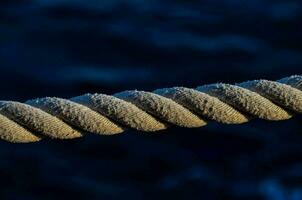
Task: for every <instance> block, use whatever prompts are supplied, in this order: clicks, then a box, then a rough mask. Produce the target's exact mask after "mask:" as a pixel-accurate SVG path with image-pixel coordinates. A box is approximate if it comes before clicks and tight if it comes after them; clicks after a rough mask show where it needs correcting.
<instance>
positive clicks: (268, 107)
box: [0, 75, 302, 143]
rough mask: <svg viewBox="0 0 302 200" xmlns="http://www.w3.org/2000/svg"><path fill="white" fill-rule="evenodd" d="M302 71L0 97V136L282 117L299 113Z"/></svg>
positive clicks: (65, 135) (27, 137) (36, 137)
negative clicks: (189, 84)
mask: <svg viewBox="0 0 302 200" xmlns="http://www.w3.org/2000/svg"><path fill="white" fill-rule="evenodd" d="M301 90H302V76H298V75H296V76H290V77H286V78H283V79H280V80H278V81H276V82H274V81H268V80H254V81H247V82H244V83H240V84H236V85H230V84H223V83H218V84H209V85H204V86H200V87H197V88H196V89H190V88H185V87H173V88H163V89H157V90H155V91H153V92H145V91H137V90H131V91H124V92H120V93H117V94H114V95H105V94H85V95H82V96H78V97H74V98H71V99H69V100H66V99H61V98H57V97H46V98H39V99H34V100H29V101H27V102H26V103H19V102H14V101H0V138H1V139H3V140H6V141H9V142H15V143H27V142H37V141H40V140H41V139H42V138H44V137H50V138H56V139H73V138H78V137H82V136H84V135H85V134H86V133H94V134H99V135H113V134H119V133H122V132H123V131H125V130H126V129H128V128H132V129H136V130H139V131H145V132H155V131H159V130H163V129H167V128H168V127H169V126H171V125H176V126H181V127H187V128H196V127H201V126H204V125H206V124H207V123H208V121H209V120H213V121H217V122H220V123H225V124H241V123H245V122H248V121H249V120H251V119H252V118H261V119H265V120H274V121H278V120H286V119H289V118H291V117H292V115H293V114H294V113H301V112H302V91H301Z"/></svg>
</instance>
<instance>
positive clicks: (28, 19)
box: [0, 0, 302, 200]
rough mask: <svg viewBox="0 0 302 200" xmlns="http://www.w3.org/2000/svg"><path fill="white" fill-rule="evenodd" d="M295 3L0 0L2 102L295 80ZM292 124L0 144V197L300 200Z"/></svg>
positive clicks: (299, 14) (301, 182)
mask: <svg viewBox="0 0 302 200" xmlns="http://www.w3.org/2000/svg"><path fill="white" fill-rule="evenodd" d="M301 21H302V2H301V1H299V0H296V1H295V0H287V1H285V0H277V1H276V0H274V1H273V0H261V1H260V0H254V1H240V0H225V1H218V0H204V1H196V0H194V1H184V0H177V1H171V0H160V1H159V0H154V1H151V0H128V1H122V0H110V1H97V0H73V1H72V0H2V1H1V2H0V96H1V99H4V100H18V101H25V100H27V99H31V98H36V97H44V96H59V97H66V98H68V97H72V96H76V95H80V94H83V93H87V92H98V93H106V94H113V93H115V92H119V91H122V90H125V89H141V90H153V89H156V88H160V87H169V86H186V87H196V86H198V85H202V84H206V83H214V82H228V83H235V82H240V81H245V80H250V79H257V78H266V79H272V80H274V79H279V78H282V77H285V76H288V75H293V74H302V67H301V64H302V38H301V35H302V24H301ZM301 120H302V117H295V118H294V119H293V120H290V121H285V122H264V121H260V120H255V121H253V122H251V123H248V124H245V125H240V126H226V125H220V124H216V123H210V125H209V126H206V127H203V128H199V129H182V128H171V129H169V130H166V131H163V132H161V133H163V134H146V133H142V132H137V131H127V132H126V133H125V134H121V135H118V136H112V137H102V136H93V135H88V136H87V137H84V138H81V139H76V140H72V141H56V140H53V141H52V140H45V141H42V142H40V143H37V144H27V145H12V144H8V143H5V142H2V141H1V142H0V150H1V151H0V155H1V160H0V178H1V187H0V188H1V189H0V199H30V200H31V199H67V198H68V199H72V198H73V199H122V198H123V199H168V198H173V199H205V200H207V199H209V200H212V199H232V200H237V199H265V200H266V199H268V200H300V199H302V172H301V171H302V147H301V144H302V132H301V130H302V125H301Z"/></svg>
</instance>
